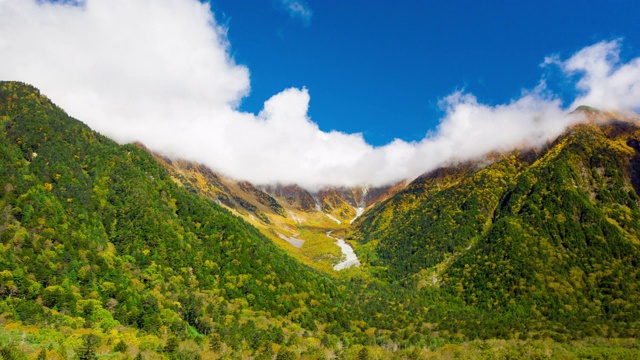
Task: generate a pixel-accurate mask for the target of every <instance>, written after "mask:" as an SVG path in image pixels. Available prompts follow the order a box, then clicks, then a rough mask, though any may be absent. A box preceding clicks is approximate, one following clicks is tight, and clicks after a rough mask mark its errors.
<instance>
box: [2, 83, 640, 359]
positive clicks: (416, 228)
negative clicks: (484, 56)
mask: <svg viewBox="0 0 640 360" xmlns="http://www.w3.org/2000/svg"><path fill="white" fill-rule="evenodd" d="M576 111H577V113H576V114H581V116H584V118H585V121H583V122H582V123H580V124H577V125H574V126H572V127H571V128H569V129H567V131H566V132H564V133H563V134H562V135H561V136H559V137H558V138H557V139H554V140H553V141H551V142H549V143H547V144H546V145H544V146H542V147H539V148H527V149H513V150H510V151H505V152H500V153H492V154H488V155H481V156H480V155H479V156H478V158H477V159H472V160H468V161H464V162H458V163H452V164H447V165H445V166H442V167H441V168H438V169H436V170H433V171H430V172H427V173H425V174H423V175H421V176H420V177H418V178H417V179H411V180H407V181H403V182H400V183H397V184H393V185H389V186H385V187H354V188H344V187H331V186H327V187H325V188H322V189H315V190H307V189H304V188H302V187H299V186H296V185H282V184H280V185H277V184H276V185H273V184H272V185H265V184H252V183H250V182H247V181H239V180H235V179H231V178H228V177H226V176H223V175H222V174H219V173H217V172H215V171H214V170H212V169H210V168H207V167H206V166H204V165H202V164H198V163H195V162H190V161H187V160H183V159H173V158H170V157H168V156H166V154H159V153H154V152H151V151H150V150H149V149H147V148H146V147H145V146H144V145H143V144H141V143H131V144H124V145H121V144H118V143H116V142H114V141H112V140H110V139H109V138H107V137H104V136H102V135H101V134H99V133H97V132H95V131H93V130H91V129H90V128H89V127H88V126H86V125H84V124H83V123H82V122H80V121H78V120H76V119H74V118H72V117H70V116H69V115H68V114H67V113H66V112H65V111H64V110H63V109H61V108H59V107H57V106H56V105H55V104H53V103H52V102H51V101H50V100H49V99H48V98H47V97H46V95H45V94H42V93H40V91H39V90H38V89H36V88H34V87H32V86H30V85H27V84H23V83H19V82H0V129H1V130H2V131H1V132H0V219H1V221H0V355H1V356H2V357H3V358H6V359H34V358H36V359H75V358H82V359H96V358H98V359H131V358H135V359H210V358H211V359H215V358H223V359H296V358H302V359H429V358H470V359H507V358H537V359H545V358H566V359H583V358H614V359H636V358H638V356H640V350H639V349H640V340H639V336H640V310H639V309H638V307H637V304H639V303H640V270H639V269H640V196H639V195H638V186H637V185H638V183H640V180H639V179H640V177H639V176H638V175H639V174H640V172H639V171H638V169H639V168H640V167H639V165H638V164H640V154H639V151H640V150H639V147H638V146H637V144H638V140H639V139H640V121H639V120H638V117H637V115H633V114H618V113H609V112H603V111H599V110H596V109H593V108H586V107H584V108H579V109H577V110H576Z"/></svg>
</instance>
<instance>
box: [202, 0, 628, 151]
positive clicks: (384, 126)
mask: <svg viewBox="0 0 640 360" xmlns="http://www.w3.org/2000/svg"><path fill="white" fill-rule="evenodd" d="M301 3H303V4H305V6H306V7H307V8H308V9H309V10H310V11H311V12H312V15H311V17H310V19H309V21H308V22H305V21H303V19H302V18H301V17H291V16H290V15H289V13H287V12H286V11H284V10H283V8H282V6H281V4H280V3H279V2H278V1H275V0H273V1H263V0H261V1H248V0H240V1H238V0H217V1H214V2H213V4H212V8H213V11H214V13H215V15H216V18H217V20H218V21H219V22H220V23H222V24H225V25H226V26H228V34H227V36H228V38H229V41H230V43H231V54H232V56H233V57H234V58H235V60H236V61H237V62H238V63H240V64H244V65H246V66H247V67H248V68H249V70H250V73H251V94H250V95H249V97H247V98H245V99H244V100H243V102H242V109H245V110H248V111H252V112H256V113H257V112H258V111H260V109H261V108H262V105H263V103H264V101H266V100H267V99H268V98H270V97H271V96H272V95H273V94H275V93H277V92H279V91H281V90H283V89H284V88H287V87H292V86H294V87H306V88H307V89H308V90H309V92H310V94H311V104H310V108H309V115H310V116H311V118H312V119H313V121H315V122H317V123H318V124H319V126H320V128H321V129H322V130H332V129H337V130H340V131H344V132H348V133H354V132H362V133H363V135H364V137H365V139H366V140H367V141H368V142H369V143H371V144H373V145H383V144H386V143H388V142H390V141H391V140H393V139H394V138H396V137H397V138H401V139H404V140H407V141H414V140H420V139H422V138H423V137H424V135H425V133H426V132H427V131H428V130H429V129H433V128H434V127H435V126H436V125H437V123H438V121H439V119H440V118H441V116H442V112H441V111H440V109H439V107H438V100H439V99H441V98H443V97H445V96H447V95H449V94H450V93H452V92H454V91H456V90H460V89H464V90H466V91H468V92H471V93H473V94H475V95H476V96H477V97H478V100H479V101H481V102H483V103H487V104H498V103H505V102H508V101H509V100H510V99H512V98H516V97H519V96H520V92H521V90H522V89H523V88H524V89H531V88H533V87H535V86H536V84H537V82H538V81H540V79H541V78H542V77H548V78H549V81H548V85H549V87H550V88H551V89H552V90H554V91H555V92H557V93H562V91H563V89H564V87H565V86H564V85H565V84H564V82H566V81H567V80H566V79H564V78H561V79H558V78H556V77H555V76H554V72H553V69H546V70H545V69H541V68H540V67H539V65H540V64H541V63H542V62H543V60H544V58H545V57H546V56H548V55H552V54H560V55H561V56H564V57H568V56H569V55H571V54H572V53H574V52H576V51H578V50H579V49H581V48H583V47H585V46H588V45H591V44H593V43H596V42H599V41H602V40H612V39H616V38H623V39H624V43H623V49H622V53H621V56H622V57H623V58H624V57H625V56H636V55H637V54H638V52H640V22H638V16H639V15H640V1H632V0H628V1H619V0H617V1H616V0H613V1H593V0H581V1H566V0H564V1H547V0H542V1H470V0H466V1H455V0H454V1H419V0H405V1H390V0H387V1H364V0H355V1H339V0H321V1H314V0H306V1H305V2H301ZM571 91H572V89H571V87H569V91H568V93H566V94H562V95H564V96H565V98H566V99H565V102H566V103H567V104H568V103H570V102H571V100H572V96H573V94H572V93H571Z"/></svg>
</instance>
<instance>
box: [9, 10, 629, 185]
mask: <svg viewBox="0 0 640 360" xmlns="http://www.w3.org/2000/svg"><path fill="white" fill-rule="evenodd" d="M225 31H226V30H225V29H224V28H221V27H220V26H219V25H217V23H216V21H215V18H214V16H213V14H212V13H211V10H210V8H209V6H208V5H207V4H202V3H200V2H199V1H196V0H153V1H151V0H86V1H85V2H83V3H82V4H81V6H72V5H69V4H61V3H57V4H51V3H42V2H41V1H40V2H36V1H27V0H0V54H2V56H0V79H3V80H20V81H25V82H28V83H31V84H33V85H35V86H37V87H39V88H40V89H41V90H42V91H43V93H44V94H46V95H48V96H49V97H51V98H52V99H53V100H54V101H55V102H56V103H57V104H59V105H60V106H62V107H63V108H64V109H65V110H67V111H68V112H69V113H70V114H71V115H73V116H75V117H77V118H79V119H81V120H82V121H84V122H86V123H87V124H88V125H89V126H91V127H92V128H94V129H96V130H98V131H100V132H102V133H104V134H106V135H108V136H110V137H112V138H114V139H115V140H117V141H119V142H129V141H134V140H137V141H141V142H143V143H144V144H146V145H147V146H148V147H149V148H150V149H152V150H154V151H158V152H162V153H164V154H167V155H170V156H175V157H181V158H186V159H190V160H195V161H198V162H201V163H203V164H206V165H208V166H209V167H211V168H212V169H214V170H216V171H219V172H222V173H224V174H226V175H229V176H232V177H235V178H238V179H246V180H249V181H252V182H255V183H259V184H265V183H277V182H278V183H297V184H299V185H302V186H305V187H307V188H317V187H320V186H323V185H327V184H331V185H344V186H353V185H365V184H370V185H382V184H388V183H391V182H394V181H398V180H402V179H406V178H414V177H416V176H418V175H420V174H421V173H423V172H425V171H429V170H432V169H434V168H435V167H437V166H441V165H445V164H447V163H449V162H452V161H457V160H464V159H469V158H474V157H478V156H481V155H483V154H485V153H487V152H490V151H493V150H508V149H511V148H513V147H517V146H527V145H531V146H535V145H539V144H543V143H544V142H546V141H547V140H549V139H552V138H553V137H555V136H557V135H558V134H560V133H561V132H562V131H563V130H564V129H565V127H566V126H567V125H569V124H570V123H572V122H574V121H575V120H576V119H574V118H571V117H568V116H566V113H567V111H566V109H563V108H562V104H561V101H560V100H559V99H557V98H555V97H554V96H553V95H551V94H548V92H547V90H546V89H545V85H544V83H541V85H539V86H538V87H537V88H536V89H533V90H531V91H525V92H523V94H522V95H521V96H520V97H519V98H518V99H514V100H513V101H511V102H509V103H508V104H504V105H498V106H488V105H484V104H481V103H478V101H477V99H476V98H475V97H474V96H473V95H472V94H467V93H464V92H456V93H454V94H451V95H449V96H448V97H446V98H444V99H443V100H442V102H441V105H442V107H443V109H444V110H445V116H444V117H443V118H442V120H441V123H440V125H439V126H438V128H437V129H436V130H435V131H434V132H432V133H430V134H427V135H426V136H425V138H424V139H423V140H421V141H419V142H405V141H402V140H395V141H393V142H391V143H390V144H388V145H385V146H382V147H373V146H371V145H369V144H367V143H366V142H365V140H364V138H363V137H362V135H361V134H345V133H340V132H336V131H332V132H323V131H321V130H320V129H319V127H318V125H317V124H316V123H314V122H313V121H312V120H311V119H310V118H309V117H308V115H307V110H308V107H309V101H310V96H309V92H308V91H307V90H306V89H295V88H291V89H286V90H284V91H282V92H281V93H279V94H276V95H274V96H273V97H272V98H271V99H269V100H268V101H267V102H266V103H265V105H264V109H263V110H262V111H261V112H260V113H259V114H257V115H255V114H250V113H244V112H240V111H238V110H237V105H238V104H239V102H240V101H241V100H242V98H243V97H244V96H245V95H246V94H248V92H249V71H248V69H247V68H246V67H244V66H240V65H237V64H235V63H234V61H233V59H231V58H230V56H229V44H228V42H227V39H226V33H225ZM617 51H619V43H617V42H613V43H600V44H596V45H594V46H592V47H588V48H585V49H584V50H582V51H580V52H578V53H576V54H575V55H574V56H572V57H571V58H569V59H568V60H567V61H564V62H563V61H561V60H560V59H559V58H558V57H555V58H550V59H552V60H549V63H556V64H559V65H560V66H561V68H562V69H563V70H564V71H566V72H567V73H576V74H578V76H579V77H580V80H579V82H578V86H579V88H580V90H581V91H582V92H583V96H582V97H581V99H579V100H584V101H591V104H593V105H595V106H600V107H606V105H608V104H615V105H616V106H625V107H631V108H634V107H635V106H636V105H637V102H635V101H634V97H635V99H640V97H639V96H636V95H635V94H636V91H638V90H637V88H638V87H637V86H636V85H635V84H636V83H637V81H638V80H637V79H638V78H640V76H638V70H637V68H638V65H637V64H638V61H639V60H637V59H636V60H633V61H632V62H630V63H628V64H619V60H618V57H617V54H618V52H617ZM610 92H612V93H613V94H615V96H614V97H613V98H611V97H610V96H609V94H610Z"/></svg>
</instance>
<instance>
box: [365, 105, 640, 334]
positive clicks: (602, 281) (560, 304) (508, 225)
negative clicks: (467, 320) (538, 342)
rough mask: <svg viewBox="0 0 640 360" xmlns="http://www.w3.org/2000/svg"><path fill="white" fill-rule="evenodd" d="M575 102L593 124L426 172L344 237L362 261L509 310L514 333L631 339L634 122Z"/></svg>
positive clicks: (637, 282)
mask: <svg viewBox="0 0 640 360" xmlns="http://www.w3.org/2000/svg"><path fill="white" fill-rule="evenodd" d="M581 111H584V112H585V115H586V116H589V117H592V118H594V119H595V118H598V119H599V121H600V122H599V123H596V122H595V121H592V122H590V123H587V124H584V125H578V126H575V127H573V128H572V129H571V130H570V131H569V132H567V133H566V134H565V135H563V136H562V137H560V138H558V139H557V140H556V141H555V142H554V143H552V144H549V145H548V146H547V147H546V148H545V149H541V150H538V151H526V152H521V151H516V152H513V153H511V154H506V155H494V158H496V161H495V162H493V163H490V164H489V165H487V164H486V163H484V164H481V163H468V164H463V165H458V166H455V167H450V168H444V169H439V170H436V171H434V172H432V173H429V174H426V175H424V176H422V177H421V178H419V179H417V180H416V181H414V182H413V183H412V184H411V185H410V186H409V187H408V188H407V189H406V190H405V191H403V192H401V193H400V194H398V195H397V196H396V197H394V198H392V199H391V200H389V201H387V202H386V203H384V204H383V205H382V206H380V207H378V208H375V209H374V210H373V211H371V212H369V213H367V214H365V216H364V217H363V218H362V219H361V220H360V221H359V222H358V224H357V230H356V231H355V232H354V234H353V236H354V237H355V238H356V239H359V240H360V241H361V242H362V243H363V244H364V247H365V248H368V249H370V250H369V251H370V252H371V253H372V255H371V256H370V258H369V261H370V263H371V264H372V265H377V266H379V267H383V268H384V269H386V270H385V271H383V272H381V273H382V274H383V276H386V277H388V278H392V279H404V280H405V282H407V283H409V284H413V285H409V286H414V285H415V286H433V287H438V288H440V290H442V291H444V292H445V293H448V294H450V295H452V296H455V297H457V298H460V299H462V300H464V302H465V303H466V304H467V305H471V306H472V307H473V308H474V309H476V310H483V311H487V312H491V311H499V312H505V313H508V314H511V315H512V316H514V317H517V318H520V319H521V320H520V323H519V324H520V325H523V328H522V329H521V331H523V332H524V333H525V334H526V333H527V332H528V331H531V329H534V328H535V329H538V330H540V329H543V328H545V327H546V328H548V329H561V332H565V333H570V334H574V335H575V334H580V336H585V335H586V336H588V335H594V334H607V335H609V336H611V335H613V336H636V335H637V331H638V329H639V328H640V322H639V321H640V312H638V307H637V306H636V305H635V304H638V303H640V288H639V286H640V268H639V267H638V265H640V208H639V205H640V199H639V197H638V190H639V188H638V174H639V172H638V164H639V162H638V161H639V160H640V156H639V155H638V150H640V149H639V148H638V141H637V139H638V138H640V130H639V126H638V123H637V122H636V121H635V120H620V119H616V118H615V114H603V113H599V112H596V111H595V110H592V109H585V110H581ZM603 117H604V118H606V119H603ZM603 120H604V121H603ZM479 164H480V165H479ZM544 322H549V323H551V324H554V325H550V324H549V323H546V324H545V325H542V326H541V325H540V324H542V323H544ZM520 325H518V326H520ZM501 331H509V330H508V329H506V328H505V329H501V330H499V332H498V333H496V334H495V336H499V337H501V336H504V335H505V334H501V333H500V332H501Z"/></svg>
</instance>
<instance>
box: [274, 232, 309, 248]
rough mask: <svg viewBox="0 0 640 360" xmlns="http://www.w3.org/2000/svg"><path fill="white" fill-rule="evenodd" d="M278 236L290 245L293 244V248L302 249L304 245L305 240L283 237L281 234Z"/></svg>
mask: <svg viewBox="0 0 640 360" xmlns="http://www.w3.org/2000/svg"><path fill="white" fill-rule="evenodd" d="M278 236H280V238H281V239H282V240H284V241H286V242H288V243H289V244H291V245H292V246H293V247H295V248H298V249H300V248H301V247H302V245H303V244H304V240H300V239H296V238H295V237H293V236H290V237H287V236H285V235H282V234H280V233H278Z"/></svg>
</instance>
